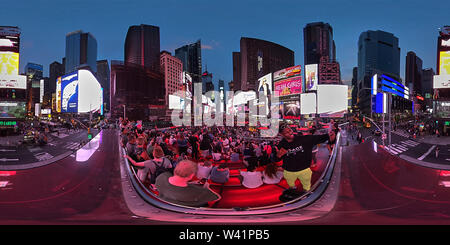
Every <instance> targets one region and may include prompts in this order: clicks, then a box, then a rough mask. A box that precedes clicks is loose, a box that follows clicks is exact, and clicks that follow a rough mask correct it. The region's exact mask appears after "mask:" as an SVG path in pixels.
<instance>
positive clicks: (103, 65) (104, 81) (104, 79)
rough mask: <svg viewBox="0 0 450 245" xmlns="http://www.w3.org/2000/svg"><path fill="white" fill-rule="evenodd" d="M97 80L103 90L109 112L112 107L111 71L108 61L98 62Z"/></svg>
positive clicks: (105, 105) (105, 106)
mask: <svg viewBox="0 0 450 245" xmlns="http://www.w3.org/2000/svg"><path fill="white" fill-rule="evenodd" d="M97 79H98V82H99V83H100V86H102V88H103V103H104V108H107V109H108V110H109V106H110V91H109V90H110V70H109V64H108V60H98V61H97Z"/></svg>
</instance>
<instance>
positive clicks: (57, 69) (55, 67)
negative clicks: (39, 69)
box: [49, 61, 65, 93]
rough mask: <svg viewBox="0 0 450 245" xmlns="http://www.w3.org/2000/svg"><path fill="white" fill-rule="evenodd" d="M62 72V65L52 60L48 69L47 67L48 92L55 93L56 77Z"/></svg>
mask: <svg viewBox="0 0 450 245" xmlns="http://www.w3.org/2000/svg"><path fill="white" fill-rule="evenodd" d="M64 74H65V73H64V65H63V64H61V63H59V62H57V61H54V62H53V63H51V64H50V69H49V80H50V84H49V92H50V93H55V92H56V79H57V78H58V77H60V76H63V75H64Z"/></svg>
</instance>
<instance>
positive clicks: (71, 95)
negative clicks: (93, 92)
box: [61, 72, 78, 113]
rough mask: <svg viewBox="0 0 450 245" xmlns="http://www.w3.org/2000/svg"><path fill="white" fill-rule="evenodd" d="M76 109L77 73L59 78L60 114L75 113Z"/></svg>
mask: <svg viewBox="0 0 450 245" xmlns="http://www.w3.org/2000/svg"><path fill="white" fill-rule="evenodd" d="M77 108H78V72H74V73H71V74H68V75H65V76H63V77H62V78H61V112H70V113H76V112H77Z"/></svg>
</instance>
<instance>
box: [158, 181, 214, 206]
mask: <svg viewBox="0 0 450 245" xmlns="http://www.w3.org/2000/svg"><path fill="white" fill-rule="evenodd" d="M171 176H172V174H171V173H169V172H167V173H162V174H160V175H159V176H158V177H157V178H156V188H157V189H158V192H159V197H160V198H161V199H163V200H165V201H167V202H170V203H175V204H180V205H184V206H190V207H204V206H206V205H207V204H208V202H211V201H214V200H217V199H218V198H219V196H218V195H217V194H215V193H214V192H212V191H211V190H210V189H208V188H204V187H203V186H201V185H196V184H188V186H186V187H180V186H175V185H172V184H170V183H169V178H170V177H171Z"/></svg>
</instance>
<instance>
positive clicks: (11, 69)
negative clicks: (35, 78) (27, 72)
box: [0, 52, 19, 75]
mask: <svg viewBox="0 0 450 245" xmlns="http://www.w3.org/2000/svg"><path fill="white" fill-rule="evenodd" d="M0 74H1V75H19V53H14V52H0Z"/></svg>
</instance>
